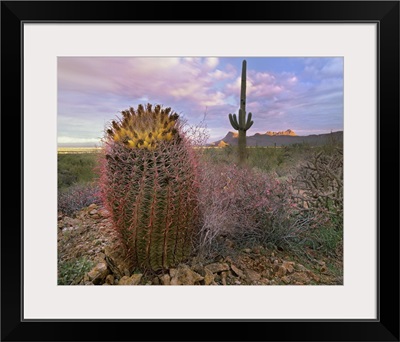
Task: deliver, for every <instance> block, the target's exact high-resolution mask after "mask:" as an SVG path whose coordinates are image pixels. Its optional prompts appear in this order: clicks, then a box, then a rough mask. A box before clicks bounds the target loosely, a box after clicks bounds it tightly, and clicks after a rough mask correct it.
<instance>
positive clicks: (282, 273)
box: [276, 266, 287, 278]
mask: <svg viewBox="0 0 400 342" xmlns="http://www.w3.org/2000/svg"><path fill="white" fill-rule="evenodd" d="M286 272H287V270H286V268H285V267H284V266H279V268H278V271H277V272H276V275H277V276H278V277H279V278H281V277H283V276H285V275H286Z"/></svg>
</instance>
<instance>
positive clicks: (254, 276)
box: [244, 268, 261, 282]
mask: <svg viewBox="0 0 400 342" xmlns="http://www.w3.org/2000/svg"><path fill="white" fill-rule="evenodd" d="M244 273H245V275H246V277H247V278H248V279H249V280H250V281H251V282H255V281H258V280H260V279H261V274H259V273H257V272H256V271H253V270H251V269H249V268H246V269H245V270H244Z"/></svg>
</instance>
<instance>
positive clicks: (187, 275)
mask: <svg viewBox="0 0 400 342" xmlns="http://www.w3.org/2000/svg"><path fill="white" fill-rule="evenodd" d="M203 279H204V278H203V277H202V276H201V275H200V274H198V273H196V272H194V271H193V270H192V269H191V268H190V267H189V266H187V265H184V264H181V265H179V266H178V268H177V269H176V272H175V275H174V276H173V277H172V279H171V285H198V284H199V282H200V281H201V280H203Z"/></svg>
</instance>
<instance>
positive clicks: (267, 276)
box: [261, 270, 271, 278]
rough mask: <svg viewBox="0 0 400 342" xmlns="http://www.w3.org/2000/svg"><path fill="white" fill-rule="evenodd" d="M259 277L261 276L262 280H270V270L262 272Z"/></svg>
mask: <svg viewBox="0 0 400 342" xmlns="http://www.w3.org/2000/svg"><path fill="white" fill-rule="evenodd" d="M261 276H262V277H263V278H270V277H271V271H270V270H264V271H263V272H262V273H261Z"/></svg>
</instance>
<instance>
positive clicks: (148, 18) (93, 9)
mask: <svg viewBox="0 0 400 342" xmlns="http://www.w3.org/2000/svg"><path fill="white" fill-rule="evenodd" d="M61 21H70V22H122V21H126V22H138V21H144V22H161V21H162V22H195V21H198V22H221V23H227V22H235V23H240V22H260V23H261V22H273V21H278V22H309V23H313V22H329V21H331V22H348V23H355V24H357V23H363V22H376V23H377V24H378V28H379V29H378V30H379V31H378V32H379V36H378V47H377V51H378V83H379V84H378V108H377V112H378V128H377V129H378V132H377V136H378V146H377V151H378V160H377V170H378V179H377V186H378V189H377V190H378V191H377V193H378V208H377V209H378V222H377V233H378V241H377V243H378V251H379V253H378V254H379V260H378V270H379V272H378V285H379V286H378V298H379V302H378V319H377V320H362V319H360V320H357V319H353V320H337V321H326V320H318V319H317V320H276V321H274V320H228V319H226V320H213V319H209V320H189V319H188V320H184V319H183V320H143V321H141V320H136V321H117V320H113V321H111V320H110V321H99V320H97V321H96V320H81V321H80V320H71V321H57V320H44V319H43V320H35V321H25V320H23V317H22V291H21V290H22V288H23V287H22V267H23V264H22V262H23V258H22V242H23V241H22V235H21V232H22V229H21V227H22V224H23V215H24V213H23V172H24V169H23V144H22V139H23V120H22V118H23V114H22V110H23V103H22V96H21V93H22V82H23V69H22V65H21V61H22V51H21V50H22V39H23V37H22V32H21V31H22V24H23V23H24V22H61ZM1 51H2V53H1V70H2V75H1V123H2V125H1V127H2V128H1V133H2V134H1V143H2V144H1V147H2V148H1V161H2V168H1V181H2V182H1V184H2V187H1V189H2V191H1V213H2V215H1V340H3V341H78V340H79V341H125V340H143V341H200V340H204V341H211V340H216V341H399V202H398V197H399V196H398V189H399V2H398V1H254V2H249V1H247V2H240V1H221V2H219V1H213V2H208V1H176V2H168V1H161V2H154V1H147V2H141V1H2V2H1ZM38 134H40V132H38ZM367 138H368V137H367ZM384 190H385V191H384ZM386 191H389V195H388V192H386ZM393 194H394V196H393ZM15 195H16V196H15ZM381 195H382V196H381ZM38 197H40V194H38ZM43 210H44V211H46V208H43ZM360 238H361V237H360ZM38 268H40V265H38ZM38 272H39V270H38ZM38 281H40V276H39V278H38ZM43 300H46V298H43ZM122 305H123V304H122ZM211 310H212V309H211ZM182 323H184V325H182ZM199 323H202V324H199ZM185 325H186V327H188V326H189V330H188V331H189V333H187V332H186V331H187V330H186V329H185V328H186V327H185Z"/></svg>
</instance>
